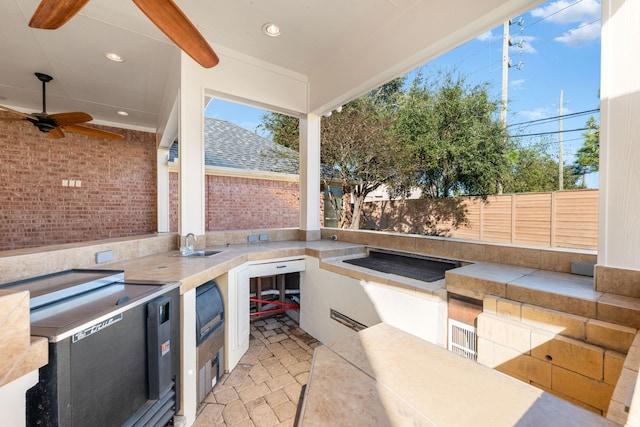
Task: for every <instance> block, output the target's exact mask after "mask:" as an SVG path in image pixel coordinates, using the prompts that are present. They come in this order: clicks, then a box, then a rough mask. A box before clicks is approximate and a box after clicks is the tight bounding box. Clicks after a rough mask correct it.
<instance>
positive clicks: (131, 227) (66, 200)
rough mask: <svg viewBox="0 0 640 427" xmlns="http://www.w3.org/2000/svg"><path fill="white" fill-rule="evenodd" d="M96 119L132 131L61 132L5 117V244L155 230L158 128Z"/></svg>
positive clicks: (1, 202) (0, 151) (0, 222)
mask: <svg viewBox="0 0 640 427" xmlns="http://www.w3.org/2000/svg"><path fill="white" fill-rule="evenodd" d="M0 117H10V116H9V115H8V114H3V113H2V112H0ZM96 127H99V128H102V129H105V130H109V131H111V132H116V133H120V134H123V135H124V136H125V138H124V140H122V141H109V140H103V139H98V138H91V137H87V136H83V135H78V134H71V133H67V136H66V137H65V138H61V139H58V140H54V139H51V138H49V137H47V136H46V134H44V133H41V132H40V131H38V130H37V129H36V128H35V127H34V126H33V125H31V124H30V123H27V122H24V123H23V122H2V121H0V164H1V165H2V167H0V236H2V238H1V239H0V250H9V249H18V248H26V247H35V246H43V245H52V244H60V243H70V242H79V241H87V240H95V239H106V238H111V237H122V236H131V235H139V234H147V233H151V232H155V231H156V229H157V213H156V148H155V134H151V133H147V132H140V131H130V130H124V129H113V128H107V127H101V126H96ZM63 180H73V181H80V183H81V185H80V187H76V186H73V187H70V186H67V187H63V185H62V182H63Z"/></svg>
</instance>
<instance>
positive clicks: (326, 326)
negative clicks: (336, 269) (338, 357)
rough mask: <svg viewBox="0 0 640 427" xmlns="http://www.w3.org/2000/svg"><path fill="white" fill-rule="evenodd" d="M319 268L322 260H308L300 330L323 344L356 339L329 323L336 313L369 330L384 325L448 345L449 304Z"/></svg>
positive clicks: (436, 298)
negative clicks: (347, 338) (331, 313)
mask: <svg viewBox="0 0 640 427" xmlns="http://www.w3.org/2000/svg"><path fill="white" fill-rule="evenodd" d="M319 265H320V261H319V260H318V258H313V257H307V262H306V271H305V272H304V274H303V277H302V280H301V281H300V300H301V302H300V327H301V328H302V329H304V330H305V331H307V332H308V333H309V334H311V335H312V336H313V337H314V338H316V339H318V340H319V341H321V342H322V343H323V344H328V343H330V342H332V341H335V340H337V339H340V338H344V337H346V336H349V335H351V334H354V333H355V332H354V331H352V330H351V329H349V328H347V327H346V326H344V325H342V324H340V323H339V322H337V321H335V320H333V319H331V318H330V316H329V314H330V310H331V309H334V310H337V311H339V312H340V313H342V314H344V315H346V316H348V317H350V318H351V319H353V320H356V321H358V322H360V323H362V324H364V325H366V326H373V325H375V324H378V323H380V322H381V321H383V322H386V323H388V324H390V325H392V326H395V327H396V328H399V329H402V330H404V331H406V332H409V333H411V334H413V335H416V336H418V337H420V338H422V339H424V340H427V341H429V342H432V343H434V344H437V345H440V346H443V347H444V346H445V345H446V321H447V302H446V299H444V300H443V299H440V298H439V297H437V296H431V295H429V296H425V297H422V298H421V297H417V296H415V295H411V294H410V293H408V292H403V291H402V290H400V289H399V288H394V287H393V286H387V285H383V284H380V283H375V282H370V281H365V280H356V279H353V278H351V277H347V276H342V275H340V274H336V273H333V272H330V271H328V270H324V269H320V266H319Z"/></svg>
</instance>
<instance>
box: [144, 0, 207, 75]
mask: <svg viewBox="0 0 640 427" xmlns="http://www.w3.org/2000/svg"><path fill="white" fill-rule="evenodd" d="M133 2H134V3H135V4H136V6H138V7H139V8H140V10H142V12H143V13H144V14H145V15H147V17H148V18H149V19H150V20H151V22H153V23H154V24H155V25H156V26H157V27H158V28H159V29H160V30H161V31H162V32H163V33H165V35H166V36H167V37H169V38H170V39H171V40H173V42H174V43H175V44H176V45H177V46H178V47H179V48H180V49H182V50H183V51H184V52H185V53H186V54H187V55H189V56H190V57H192V58H193V59H194V60H195V61H196V62H197V63H198V64H200V65H202V66H203V67H204V68H211V67H214V66H215V65H217V64H218V62H220V60H219V59H218V55H216V53H215V52H214V51H213V49H212V48H211V46H209V43H207V41H206V40H205V38H204V37H203V36H202V34H200V32H199V31H198V30H197V28H196V27H195V25H193V23H192V22H191V21H190V20H189V18H187V16H186V15H185V14H184V13H183V12H182V10H180V8H179V7H178V6H176V4H175V3H174V2H173V1H172V0H133Z"/></svg>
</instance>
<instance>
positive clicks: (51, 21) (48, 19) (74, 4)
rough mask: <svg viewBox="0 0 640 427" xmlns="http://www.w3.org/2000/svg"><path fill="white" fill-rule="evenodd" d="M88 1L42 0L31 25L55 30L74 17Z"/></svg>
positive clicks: (30, 22)
mask: <svg viewBox="0 0 640 427" xmlns="http://www.w3.org/2000/svg"><path fill="white" fill-rule="evenodd" d="M88 2H89V0H41V1H40V4H39V5H38V8H37V9H36V11H35V12H34V13H33V16H32V17H31V20H30V21H29V26H30V27H31V28H41V29H43V30H55V29H56V28H59V27H61V26H62V25H64V24H65V23H66V22H67V21H68V20H69V19H71V18H73V17H74V16H75V14H76V13H78V12H79V11H80V9H82V8H83V7H84V5H85V4H87V3H88Z"/></svg>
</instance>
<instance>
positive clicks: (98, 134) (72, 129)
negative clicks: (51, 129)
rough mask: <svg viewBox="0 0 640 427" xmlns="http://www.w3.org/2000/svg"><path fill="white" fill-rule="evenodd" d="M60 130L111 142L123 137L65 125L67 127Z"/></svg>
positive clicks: (98, 130)
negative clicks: (110, 140)
mask: <svg viewBox="0 0 640 427" xmlns="http://www.w3.org/2000/svg"><path fill="white" fill-rule="evenodd" d="M62 128H63V129H64V130H66V131H68V132H73V133H79V134H82V135H87V136H95V137H96V138H104V139H113V140H120V139H124V136H122V135H118V134H117V133H113V132H107V131H106V130H100V129H95V128H89V127H86V126H78V125H67V126H63V127H62Z"/></svg>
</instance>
